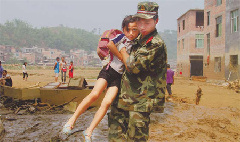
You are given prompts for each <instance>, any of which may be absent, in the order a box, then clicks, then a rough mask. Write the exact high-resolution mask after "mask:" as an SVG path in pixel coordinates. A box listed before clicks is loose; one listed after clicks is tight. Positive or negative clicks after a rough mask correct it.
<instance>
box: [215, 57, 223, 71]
mask: <svg viewBox="0 0 240 142" xmlns="http://www.w3.org/2000/svg"><path fill="white" fill-rule="evenodd" d="M214 71H215V72H221V57H215V60H214Z"/></svg>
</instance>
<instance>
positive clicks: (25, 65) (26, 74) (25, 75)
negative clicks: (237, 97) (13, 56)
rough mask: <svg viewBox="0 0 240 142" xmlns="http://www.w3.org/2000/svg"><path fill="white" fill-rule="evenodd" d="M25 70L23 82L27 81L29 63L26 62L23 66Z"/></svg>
mask: <svg viewBox="0 0 240 142" xmlns="http://www.w3.org/2000/svg"><path fill="white" fill-rule="evenodd" d="M22 70H23V80H25V81H27V78H28V73H27V62H24V63H23V65H22Z"/></svg>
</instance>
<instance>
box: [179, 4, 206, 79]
mask: <svg viewBox="0 0 240 142" xmlns="http://www.w3.org/2000/svg"><path fill="white" fill-rule="evenodd" d="M177 23H178V33H177V41H178V44H177V73H178V75H180V76H184V77H190V76H202V75H203V50H204V10H202V9H190V10H188V11H187V12H186V13H184V14H183V15H182V16H180V17H179V18H178V19H177Z"/></svg>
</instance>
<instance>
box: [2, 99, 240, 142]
mask: <svg viewBox="0 0 240 142" xmlns="http://www.w3.org/2000/svg"><path fill="white" fill-rule="evenodd" d="M95 112H96V108H93V109H91V110H88V111H87V112H85V113H84V114H83V115H82V116H80V117H79V119H78V121H77V123H76V125H75V129H76V130H78V132H76V133H74V134H73V135H71V136H69V137H66V136H65V135H62V134H61V133H60V131H61V129H62V126H63V125H64V124H65V122H66V121H67V120H68V118H69V117H71V115H72V114H70V113H69V112H61V111H59V112H55V114H51V113H46V114H35V115H29V114H28V115H15V114H13V113H12V112H11V111H8V110H4V109H1V113H0V114H1V115H2V118H6V119H5V120H4V121H3V124H4V128H5V130H6V132H5V135H4V138H3V139H2V141H3V142H12V141H19V142H26V141H31V142H47V141H50V140H52V141H60V140H61V141H81V140H82V139H81V136H82V135H81V132H82V130H84V129H86V128H87V127H88V126H89V124H90V122H91V120H92V118H93V116H94V113H95ZM61 113H62V114H61ZM107 130H108V126H107V116H105V117H104V119H103V120H102V121H101V123H100V124H99V126H98V127H97V128H96V129H95V130H94V134H93V141H96V142H106V141H107ZM149 141H150V142H157V141H166V142H168V141H169V142H172V141H189V142H192V141H197V142H198V141H199V142H201V141H209V142H211V141H213V142H215V141H224V142H225V141H229V142H230V141H236V142H238V141H240V110H239V109H237V108H231V107H220V108H208V107H205V106H196V105H193V104H185V103H177V102H175V103H172V102H167V103H166V109H165V112H164V113H162V114H158V113H153V114H151V124H150V138H149Z"/></svg>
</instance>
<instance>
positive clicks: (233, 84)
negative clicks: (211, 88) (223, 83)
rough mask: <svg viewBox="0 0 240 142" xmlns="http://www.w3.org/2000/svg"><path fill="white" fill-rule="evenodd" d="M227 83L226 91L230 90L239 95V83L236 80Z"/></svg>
mask: <svg viewBox="0 0 240 142" xmlns="http://www.w3.org/2000/svg"><path fill="white" fill-rule="evenodd" d="M227 83H228V86H227V88H228V89H232V90H235V92H236V93H240V81H239V79H236V80H235V81H231V82H230V81H227Z"/></svg>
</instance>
